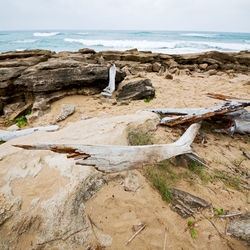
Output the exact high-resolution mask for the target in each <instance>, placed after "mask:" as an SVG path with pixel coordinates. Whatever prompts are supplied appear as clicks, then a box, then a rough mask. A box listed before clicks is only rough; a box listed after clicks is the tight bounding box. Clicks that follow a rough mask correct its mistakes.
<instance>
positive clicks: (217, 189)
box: [20, 73, 250, 250]
mask: <svg viewBox="0 0 250 250" xmlns="http://www.w3.org/2000/svg"><path fill="white" fill-rule="evenodd" d="M147 77H148V78H150V79H151V81H152V83H153V86H154V87H155V89H156V97H155V98H154V99H153V100H151V101H150V102H149V103H145V102H144V101H143V100H139V101H132V102H131V103H130V104H129V105H120V103H119V102H118V104H116V105H112V104H110V103H106V102H105V101H103V100H102V99H101V97H100V96H98V95H97V96H69V97H66V98H63V99H61V100H59V101H57V102H55V103H53V104H52V105H51V110H50V111H49V112H48V113H47V114H45V115H44V116H43V117H41V118H40V120H39V121H37V122H36V123H34V124H30V126H36V125H48V124H53V123H54V121H55V118H56V116H57V115H58V114H59V113H60V109H61V105H62V104H73V105H75V107H76V112H75V113H74V114H73V115H72V116H70V117H68V118H67V119H66V120H65V121H62V122H59V125H60V126H61V127H64V126H66V125H67V124H68V123H69V122H74V121H77V120H79V119H81V117H82V116H84V117H85V118H86V117H97V116H98V117H108V116H116V115H123V114H130V113H131V114H132V113H135V112H136V111H138V110H142V109H147V108H187V107H190V108H191V107H194V108H195V107H196V108H197V107H209V106H214V105H218V104H221V103H222V101H220V100H216V99H212V98H209V97H207V96H206V93H208V92H213V93H219V94H225V95H232V96H237V97H241V98H248V99H250V86H249V85H244V82H246V81H247V80H250V76H246V75H242V74H234V75H233V74H232V75H230V76H229V75H227V74H222V75H220V76H218V75H215V76H210V77H207V76H204V75H199V74H197V75H195V76H186V75H185V76H175V77H174V79H173V80H167V79H164V78H163V77H162V76H158V75H157V74H155V73H148V74H147ZM183 131H184V129H181V128H168V127H158V129H157V131H156V132H155V133H154V140H155V141H157V143H169V142H173V141H174V140H176V139H177V138H178V137H179V136H180V135H181V134H182V132H183ZM205 135H206V143H205V144H200V143H194V144H193V148H194V151H195V152H196V153H198V154H199V155H200V156H201V157H203V158H204V159H206V161H207V163H208V164H209V166H210V168H211V170H210V171H212V170H213V169H215V168H217V169H219V170H225V171H228V172H230V170H229V169H228V167H227V166H233V165H234V164H236V163H237V162H240V161H241V160H242V162H241V163H240V165H239V166H238V168H239V169H241V170H242V171H243V170H244V171H246V172H248V174H249V168H250V163H249V160H246V158H244V157H243V156H242V152H243V151H250V139H249V136H248V135H244V136H243V135H235V137H234V138H231V137H229V136H227V135H222V134H215V133H205ZM173 167H174V166H173ZM176 168H177V167H176ZM135 173H136V174H137V175H138V176H139V182H140V185H141V187H140V188H139V189H138V190H137V191H136V192H128V191H125V190H124V188H123V182H124V181H123V178H118V177H119V175H114V176H116V178H115V179H116V180H114V181H113V182H110V183H109V184H107V185H105V187H104V188H103V189H102V190H101V191H99V192H98V193H97V194H96V195H95V196H94V197H93V198H92V199H91V200H89V201H88V203H87V213H88V214H91V217H92V219H93V221H94V222H95V223H96V224H97V225H98V226H99V227H100V228H102V229H103V231H102V233H104V234H108V235H110V236H111V237H112V239H113V241H112V245H111V246H109V247H106V248H105V249H136V250H137V249H163V245H164V237H165V228H167V248H166V249H247V247H246V246H244V245H243V244H242V243H241V242H239V241H238V240H236V239H234V238H232V237H230V236H227V235H226V234H225V230H226V225H227V223H228V222H229V221H230V219H221V218H212V219H211V220H212V222H213V224H214V225H213V224H212V223H211V221H210V220H209V218H210V216H211V211H203V212H202V214H198V215H196V217H195V218H189V219H183V218H182V217H180V216H179V215H178V214H176V213H175V212H173V211H172V210H171V209H170V206H169V204H167V203H166V202H165V201H163V200H162V198H161V196H160V195H159V193H158V192H157V191H156V190H155V189H153V187H152V186H151V184H150V183H149V182H148V181H147V180H146V179H145V178H144V177H143V175H142V171H137V170H135ZM122 175H123V176H126V175H127V173H122ZM245 182H246V184H245V185H246V186H248V188H249V179H245ZM176 188H179V189H181V190H185V191H187V192H189V193H191V194H193V195H197V196H199V197H201V198H203V199H205V200H207V201H209V202H211V203H212V204H213V207H215V208H218V209H221V208H223V209H224V211H229V212H237V211H242V212H243V213H245V212H249V211H250V203H249V195H248V191H247V190H246V189H243V190H241V191H238V190H235V189H231V188H229V187H226V186H225V185H224V184H223V183H222V182H221V181H218V182H216V183H210V182H209V183H206V184H204V183H202V182H201V181H199V180H198V181H196V182H195V183H194V184H193V185H191V184H190V183H188V182H186V181H185V180H181V181H180V182H178V183H177V184H176ZM20 192H21V191H20ZM189 220H192V221H193V222H194V223H195V226H194V229H195V231H196V232H197V236H198V237H197V238H196V239H193V238H192V237H191V234H190V229H189V228H188V226H187V223H188V221H189ZM141 223H142V224H145V225H146V227H145V229H144V230H143V231H142V232H141V233H140V234H139V235H138V236H137V237H136V238H134V239H133V241H132V242H131V243H130V244H128V245H126V242H127V241H128V239H129V238H130V237H131V236H132V235H133V233H134V232H133V230H132V229H133V227H134V228H135V229H138V225H139V224H141ZM94 230H95V231H96V234H97V235H98V232H101V231H100V230H99V229H97V228H95V229H94ZM88 245H91V246H94V245H98V242H97V240H96V239H95V238H94V237H92V238H91V239H90V240H89V242H88V243H87V244H86V247H87V246H88Z"/></svg>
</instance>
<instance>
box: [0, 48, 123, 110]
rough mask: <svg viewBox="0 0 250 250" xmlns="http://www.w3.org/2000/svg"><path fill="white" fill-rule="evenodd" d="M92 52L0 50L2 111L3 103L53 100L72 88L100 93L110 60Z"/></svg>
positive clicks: (82, 92)
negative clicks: (98, 57) (99, 57)
mask: <svg viewBox="0 0 250 250" xmlns="http://www.w3.org/2000/svg"><path fill="white" fill-rule="evenodd" d="M93 56H94V52H93V51H92V50H81V51H79V52H78V53H74V52H72V53H70V52H61V53H59V54H55V53H53V52H50V51H45V50H33V51H23V52H8V53H2V54H0V102H1V105H0V114H1V113H2V112H3V109H4V106H6V105H8V104H12V103H15V106H18V107H19V108H21V107H22V106H24V105H25V104H26V103H28V102H34V101H36V102H37V99H38V100H39V101H40V99H46V101H45V102H46V103H50V102H51V100H50V99H52V101H54V100H55V99H56V98H57V99H60V98H62V97H64V96H65V95H70V94H72V92H73V93H76V94H78V93H80V94H86V93H87V92H91V93H93V91H92V90H93V89H95V91H94V92H95V93H100V92H101V90H102V89H103V88H104V87H106V85H107V83H108V72H109V67H108V64H107V63H106V64H99V63H97V61H98V60H97V59H96V58H93ZM124 77H125V73H124V72H121V71H120V70H119V69H118V70H117V73H116V83H119V82H121V81H122V80H123V78H124ZM89 89H90V91H89ZM74 90H75V91H74ZM55 96H57V97H55ZM36 106H37V105H36ZM45 106H46V105H45ZM46 108H47V106H46ZM6 113H7V112H5V114H6Z"/></svg>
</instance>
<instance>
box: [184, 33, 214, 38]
mask: <svg viewBox="0 0 250 250" xmlns="http://www.w3.org/2000/svg"><path fill="white" fill-rule="evenodd" d="M181 36H189V37H206V38H209V37H215V36H216V34H209V33H183V34H181Z"/></svg>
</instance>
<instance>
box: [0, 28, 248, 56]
mask: <svg viewBox="0 0 250 250" xmlns="http://www.w3.org/2000/svg"><path fill="white" fill-rule="evenodd" d="M82 48H90V49H94V50H96V51H103V50H127V49H132V48H137V49H138V50H150V51H152V52H160V53H166V54H184V53H197V52H204V51H210V50H218V51H225V52H238V51H242V50H250V33H229V32H194V31H134V30H133V31H114V30H86V31H85V30H64V31H60V30H59V31H58V30H54V31H46V30H45V31H35V30H34V31H0V52H6V51H22V50H31V49H47V50H52V51H55V52H60V51H77V50H79V49H82Z"/></svg>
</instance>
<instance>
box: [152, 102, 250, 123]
mask: <svg viewBox="0 0 250 250" xmlns="http://www.w3.org/2000/svg"><path fill="white" fill-rule="evenodd" d="M247 106H250V101H240V102H239V101H238V100H232V101H230V102H225V103H223V104H221V105H218V106H215V107H211V108H197V109H149V110H148V111H152V112H155V113H158V114H164V115H178V116H175V117H165V118H163V119H162V120H161V122H160V124H163V125H168V126H171V127H172V126H176V125H178V124H183V123H194V122H198V121H201V120H204V119H207V118H210V117H213V116H217V115H224V114H226V113H229V112H234V111H237V110H241V109H243V108H244V107H247Z"/></svg>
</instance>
